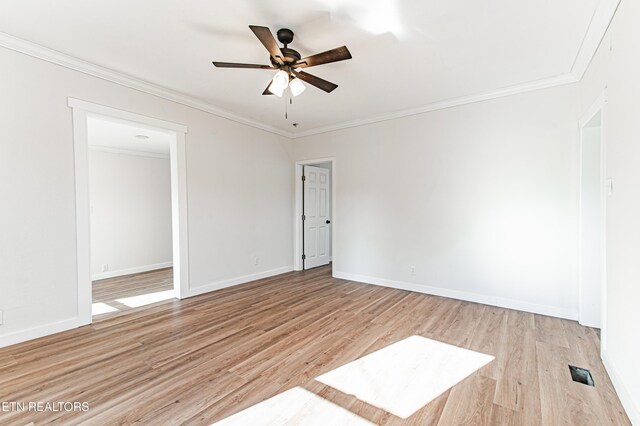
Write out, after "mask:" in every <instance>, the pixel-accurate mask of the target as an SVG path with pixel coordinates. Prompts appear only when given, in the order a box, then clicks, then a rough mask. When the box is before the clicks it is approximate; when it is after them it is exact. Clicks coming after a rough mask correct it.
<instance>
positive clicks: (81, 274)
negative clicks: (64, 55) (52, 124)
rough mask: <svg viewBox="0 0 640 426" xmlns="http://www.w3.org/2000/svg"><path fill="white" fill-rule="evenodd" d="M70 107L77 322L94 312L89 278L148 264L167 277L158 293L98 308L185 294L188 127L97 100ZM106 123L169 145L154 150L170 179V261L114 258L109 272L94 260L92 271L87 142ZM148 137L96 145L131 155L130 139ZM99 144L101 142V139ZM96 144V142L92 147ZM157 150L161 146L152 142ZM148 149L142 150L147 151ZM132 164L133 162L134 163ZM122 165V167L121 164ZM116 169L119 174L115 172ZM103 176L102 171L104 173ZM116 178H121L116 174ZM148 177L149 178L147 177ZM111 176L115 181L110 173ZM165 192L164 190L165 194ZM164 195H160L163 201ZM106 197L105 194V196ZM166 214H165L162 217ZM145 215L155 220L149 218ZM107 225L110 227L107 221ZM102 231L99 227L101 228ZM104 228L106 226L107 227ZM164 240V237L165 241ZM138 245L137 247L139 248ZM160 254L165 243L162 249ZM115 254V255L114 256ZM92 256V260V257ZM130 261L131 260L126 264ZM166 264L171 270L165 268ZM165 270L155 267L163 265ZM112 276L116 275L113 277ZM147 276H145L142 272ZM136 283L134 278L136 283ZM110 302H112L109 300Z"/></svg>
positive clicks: (72, 103) (86, 321)
mask: <svg viewBox="0 0 640 426" xmlns="http://www.w3.org/2000/svg"><path fill="white" fill-rule="evenodd" d="M69 106H70V107H72V108H73V128H74V156H75V175H76V176H75V183H76V228H77V253H78V260H77V274H78V317H79V320H80V323H81V325H84V324H90V323H91V322H92V311H93V312H96V307H94V306H93V287H92V281H93V280H92V278H94V279H95V278H105V277H106V278H109V279H115V280H118V279H120V277H119V275H122V273H137V272H146V271H145V269H146V270H149V269H152V270H154V271H155V272H153V273H156V274H158V273H160V274H161V275H162V278H163V279H164V280H165V282H164V283H163V285H164V286H166V284H167V283H166V275H167V272H168V273H169V275H170V276H171V275H172V277H171V283H170V287H168V289H165V290H163V292H164V293H163V292H162V291H159V292H156V291H152V292H151V293H149V294H136V295H132V297H131V298H122V299H123V300H122V303H120V302H118V303H120V304H119V305H118V306H107V307H105V306H99V307H98V312H99V311H100V310H102V311H103V312H104V310H105V309H106V310H107V312H109V311H110V310H111V311H112V312H113V311H114V310H113V309H114V308H115V310H120V309H119V308H123V307H127V308H136V307H140V306H145V305H146V304H149V303H154V302H157V301H161V300H163V299H167V298H168V299H171V298H174V297H175V298H179V299H181V298H184V297H187V296H188V295H189V294H188V290H189V276H188V240H187V232H186V231H187V214H186V158H185V146H184V144H185V134H186V132H187V129H186V127H184V126H182V125H179V124H175V123H170V122H166V121H163V120H158V119H155V118H151V117H146V116H142V115H139V114H134V113H130V112H127V111H122V110H118V109H115V108H110V107H106V106H102V105H98V104H93V103H90V102H86V101H81V100H78V99H73V98H69ZM97 123H101V124H100V125H103V126H105V125H109V124H111V125H112V127H114V128H119V129H120V130H122V129H136V130H135V132H136V135H134V136H137V135H141V136H149V135H154V136H158V137H160V136H162V138H164V142H166V143H167V144H168V146H165V147H163V148H161V149H162V152H156V153H155V154H156V156H158V157H163V158H165V159H166V162H167V163H168V164H166V165H167V166H168V167H169V177H168V180H169V181H170V189H169V193H170V196H169V198H170V201H169V202H168V203H165V205H167V204H169V206H170V218H168V222H169V233H170V235H169V236H166V235H165V238H169V239H170V240H171V242H170V248H169V250H170V252H171V254H170V258H171V259H170V261H169V262H160V263H158V264H147V265H143V266H142V267H139V266H138V267H122V264H123V263H122V262H121V259H118V258H116V257H114V259H116V262H120V263H119V265H120V267H119V270H118V268H116V271H110V270H111V265H109V264H108V263H101V264H98V265H94V268H93V270H92V250H91V230H92V229H91V228H92V222H91V217H92V213H93V212H92V207H93V206H92V205H91V201H92V200H91V196H90V195H91V194H90V170H89V166H90V161H89V159H90V154H92V153H93V151H95V149H94V150H92V147H91V145H90V142H91V143H92V144H93V145H96V143H95V140H92V139H93V138H92V133H93V134H95V129H96V127H95V126H97V125H98V124H97ZM147 140H148V139H147V138H135V139H134V140H129V141H128V142H127V143H129V144H133V145H131V146H128V147H127V146H125V147H124V148H123V147H122V146H119V147H118V146H107V147H104V146H103V147H102V148H101V149H100V151H101V152H107V151H109V153H111V154H116V153H119V154H122V153H123V151H127V153H129V154H131V151H132V149H126V148H132V147H134V146H136V145H135V144H140V143H142V142H144V141H147ZM103 145H104V144H103ZM93 148H95V146H94V147H93ZM156 148H157V149H160V148H159V147H158V146H156ZM148 154H149V153H147V155H148ZM134 169H135V167H134ZM122 170H124V169H122ZM122 170H120V171H119V172H118V173H120V172H121V171H122ZM132 170H133V169H132ZM105 176H107V175H105ZM118 178H121V176H119V177H118ZM152 178H153V177H152ZM114 180H116V179H115V178H114ZM166 195H167V194H165V196H166ZM166 201H167V200H165V202H166ZM107 202H108V199H107ZM139 210H141V208H136V209H133V210H132V211H129V212H126V213H125V214H129V215H130V214H133V213H132V212H137V211H139ZM165 219H167V218H165ZM149 220H155V219H152V218H149ZM166 222H167V220H165V221H164V225H163V226H164V227H165V228H166V226H167V223H166ZM112 226H115V225H113V224H112ZM103 231H104V230H103ZM106 232H108V229H107V230H106ZM165 245H166V241H165ZM138 250H140V248H138ZM164 250H165V256H169V255H168V254H166V250H167V248H166V247H165V248H164ZM114 256H115V255H114ZM94 260H95V259H94ZM129 266H130V265H129ZM169 266H171V267H172V269H167V267H169ZM162 267H164V269H157V268H162ZM110 272H114V275H115V276H113V277H110V276H109V273H110ZM116 276H117V277H116ZM147 278H149V277H147ZM138 284H139V283H138ZM111 305H116V303H112V304H111Z"/></svg>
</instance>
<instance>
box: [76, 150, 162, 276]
mask: <svg viewBox="0 0 640 426" xmlns="http://www.w3.org/2000/svg"><path fill="white" fill-rule="evenodd" d="M89 192H90V199H91V275H92V277H93V279H94V280H95V279H102V278H106V277H115V276H119V275H126V274H130V273H134V272H141V271H144V270H152V269H157V268H161V267H167V266H170V265H171V262H172V257H173V253H172V245H171V170H170V165H169V159H168V158H157V157H149V156H141V155H126V154H116V153H109V152H102V151H95V150H90V151H89ZM102 265H108V269H107V271H106V272H105V271H103V270H102Z"/></svg>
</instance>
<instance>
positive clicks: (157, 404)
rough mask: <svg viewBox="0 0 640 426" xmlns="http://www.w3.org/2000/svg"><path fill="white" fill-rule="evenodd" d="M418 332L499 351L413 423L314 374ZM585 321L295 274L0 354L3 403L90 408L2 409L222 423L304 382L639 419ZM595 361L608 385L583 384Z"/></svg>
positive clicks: (89, 419)
mask: <svg viewBox="0 0 640 426" xmlns="http://www.w3.org/2000/svg"><path fill="white" fill-rule="evenodd" d="M411 335H422V336H425V337H428V338H431V339H436V340H440V341H443V342H447V343H450V344H454V345H457V346H461V347H464V348H470V349H472V350H476V351H479V352H483V353H487V354H492V355H494V356H495V357H496V359H495V360H494V361H493V362H491V363H490V364H488V365H487V366H485V367H483V368H482V369H481V370H478V371H477V372H476V373H474V374H473V375H471V376H469V377H468V378H467V379H465V380H464V381H463V382H461V383H459V384H458V385H456V386H454V387H453V388H451V389H450V390H449V391H447V392H445V393H444V394H442V395H441V396H440V397H438V398H437V399H435V400H434V401H432V402H431V403H429V404H428V405H427V406H425V407H424V408H422V409H421V410H420V411H418V412H417V413H416V414H414V415H413V416H411V417H409V418H408V419H407V420H405V421H403V420H402V419H400V418H397V417H394V416H393V415H391V414H389V413H386V412H384V411H383V410H381V409H379V408H376V407H374V406H372V405H368V404H366V403H364V402H362V401H359V400H357V399H355V398H354V397H353V396H350V395H346V394H343V393H341V392H339V391H337V390H334V389H332V388H329V387H327V386H324V385H322V384H321V383H319V382H317V381H315V380H314V377H317V376H318V375H320V374H322V373H325V372H327V371H330V370H332V369H334V368H336V367H339V366H341V365H343V364H345V363H346V362H349V361H351V360H354V359H356V358H359V357H361V356H363V355H365V354H368V353H371V352H373V351H375V350H378V349H380V348H383V347H385V346H387V345H389V344H391V343H394V342H396V341H399V340H401V339H404V338H406V337H408V336H411ZM598 345H599V339H598V336H597V334H596V332H595V331H594V330H593V329H589V328H585V327H581V326H579V325H578V324H577V323H576V322H573V321H565V320H560V319H556V318H550V317H545V316H539V315H533V314H529V313H523V312H518V311H512V310H508V309H501V308H495V307H490V306H485V305H479V304H474V303H467V302H461V301H457V300H452V299H446V298H440V297H433V296H427V295H423V294H417V293H411V292H406V291H400V290H394V289H389V288H384V287H377V286H372V285H365V284H359V283H354V282H348V281H344V280H339V279H334V278H332V277H331V275H330V270H329V269H328V268H319V269H315V270H311V271H307V272H304V273H289V274H285V275H281V276H278V277H274V278H271V279H265V280H261V281H256V282H253V283H249V284H246V285H243V286H238V287H233V288H228V289H224V290H220V291H217V292H214V293H210V294H206V295H203V296H199V297H194V298H191V299H187V300H183V301H167V302H164V303H159V304H156V305H153V306H151V307H147V308H140V309H134V310H131V311H128V312H125V313H122V314H119V315H114V316H108V317H105V318H104V319H100V320H97V321H95V322H94V324H93V325H91V326H87V327H82V328H79V329H76V330H72V331H69V332H65V333H60V334H57V335H54V336H49V337H46V338H42V339H39V340H35V341H31V342H27V343H23V344H20V345H16V346H13V347H9V348H5V349H0V401H87V402H88V403H89V405H90V410H89V411H88V412H80V413H71V414H69V413H61V412H44V413H35V414H34V413H30V414H24V413H0V424H25V423H28V422H31V421H33V422H35V423H36V424H45V423H49V422H51V423H53V422H55V423H62V424H77V423H87V424H97V425H103V424H131V423H134V422H139V423H140V424H168V423H171V424H199V425H200V424H202V425H204V424H211V423H212V422H214V421H216V420H219V419H222V418H224V417H227V416H229V415H231V414H233V413H236V412H238V411H240V410H243V409H245V408H247V407H250V406H252V405H253V404H256V403H257V402H259V401H261V400H264V399H266V398H269V397H272V396H274V395H276V394H278V393H280V392H283V391H285V390H287V389H290V388H292V387H294V386H301V387H303V388H305V389H307V390H310V391H312V392H314V393H316V394H317V395H319V396H321V397H323V398H326V399H328V400H330V401H332V402H334V403H335V404H338V405H340V406H342V407H345V408H347V409H348V410H350V411H351V412H353V413H356V414H357V415H359V416H361V417H363V418H365V419H367V420H369V421H372V422H374V423H376V424H400V423H405V424H415V425H429V424H441V425H463V424H469V425H471V424H478V425H480V424H512V425H528V424H549V425H553V424H575V425H588V424H592V425H608V424H614V425H627V424H629V421H628V419H627V418H626V416H625V415H624V413H623V411H622V408H621V406H620V402H619V400H618V398H617V396H616V394H615V392H614V391H613V388H612V386H611V382H610V381H609V378H608V377H607V375H606V373H605V371H604V369H603V366H602V363H601V362H600V360H599V357H598ZM567 364H574V365H578V366H582V367H586V368H589V369H590V370H591V372H592V374H593V376H594V379H595V383H596V387H595V388H592V387H588V386H585V385H582V384H578V383H574V382H572V381H571V377H570V375H569V370H568V368H567Z"/></svg>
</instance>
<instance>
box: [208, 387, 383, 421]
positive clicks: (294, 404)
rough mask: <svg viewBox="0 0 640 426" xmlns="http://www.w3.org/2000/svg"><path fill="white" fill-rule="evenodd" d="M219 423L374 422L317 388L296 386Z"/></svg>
mask: <svg viewBox="0 0 640 426" xmlns="http://www.w3.org/2000/svg"><path fill="white" fill-rule="evenodd" d="M215 425H218V426H222V425H238V426H246V425H305V426H315V425H317V426H326V425H341V426H342V425H345V426H348V425H353V426H360V425H362V426H371V425H373V423H371V422H369V421H367V420H365V419H363V418H362V417H360V416H357V415H356V414H353V413H352V412H351V411H349V410H346V409H344V408H342V407H340V406H338V405H336V404H334V403H332V402H330V401H327V400H326V399H324V398H322V397H320V396H318V395H316V394H314V393H313V392H309V391H308V390H306V389H303V388H300V387H295V388H293V389H289V390H288V391H286V392H283V393H281V394H278V395H276V396H274V397H272V398H269V399H267V400H265V401H262V402H260V403H258V404H256V405H254V406H252V407H249V408H247V409H246V410H243V411H240V412H239V413H236V414H234V415H233V416H231V417H227V418H226V419H223V420H221V421H219V422H217V423H215Z"/></svg>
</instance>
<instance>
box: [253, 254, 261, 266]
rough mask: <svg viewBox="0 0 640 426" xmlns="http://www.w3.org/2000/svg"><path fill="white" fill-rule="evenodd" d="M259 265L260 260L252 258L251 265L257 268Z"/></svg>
mask: <svg viewBox="0 0 640 426" xmlns="http://www.w3.org/2000/svg"><path fill="white" fill-rule="evenodd" d="M259 264H260V258H259V257H258V256H256V257H254V258H253V265H254V266H258V265H259Z"/></svg>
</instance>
